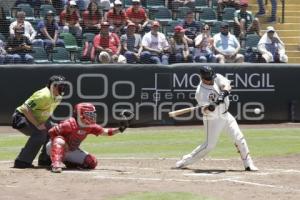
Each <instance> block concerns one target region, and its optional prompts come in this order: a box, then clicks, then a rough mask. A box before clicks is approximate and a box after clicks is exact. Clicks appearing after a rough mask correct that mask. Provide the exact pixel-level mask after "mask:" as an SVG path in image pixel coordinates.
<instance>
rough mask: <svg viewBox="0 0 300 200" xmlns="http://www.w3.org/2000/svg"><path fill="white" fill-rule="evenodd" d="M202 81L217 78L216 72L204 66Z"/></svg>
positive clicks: (201, 72) (201, 73)
mask: <svg viewBox="0 0 300 200" xmlns="http://www.w3.org/2000/svg"><path fill="white" fill-rule="evenodd" d="M200 76H201V79H203V80H206V81H211V80H213V79H214V78H215V77H216V74H215V72H214V70H213V69H212V68H211V67H210V66H203V67H201V68H200Z"/></svg>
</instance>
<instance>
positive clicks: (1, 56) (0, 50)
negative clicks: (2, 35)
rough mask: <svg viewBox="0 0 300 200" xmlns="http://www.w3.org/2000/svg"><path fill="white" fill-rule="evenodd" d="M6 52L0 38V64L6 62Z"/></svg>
mask: <svg viewBox="0 0 300 200" xmlns="http://www.w3.org/2000/svg"><path fill="white" fill-rule="evenodd" d="M6 56H7V52H6V50H5V47H4V42H3V41H2V40H0V65H3V64H4V63H5V62H6Z"/></svg>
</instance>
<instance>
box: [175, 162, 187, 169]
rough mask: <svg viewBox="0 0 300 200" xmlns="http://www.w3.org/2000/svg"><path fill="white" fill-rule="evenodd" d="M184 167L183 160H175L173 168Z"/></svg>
mask: <svg viewBox="0 0 300 200" xmlns="http://www.w3.org/2000/svg"><path fill="white" fill-rule="evenodd" d="M184 167H185V163H184V160H179V161H177V162H176V164H175V168H176V169H182V168H184Z"/></svg>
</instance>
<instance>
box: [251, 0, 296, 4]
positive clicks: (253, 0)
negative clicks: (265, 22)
mask: <svg viewBox="0 0 300 200" xmlns="http://www.w3.org/2000/svg"><path fill="white" fill-rule="evenodd" d="M248 2H249V4H257V0H248ZM297 3H299V0H287V1H285V4H286V5H287V4H297ZM268 4H271V0H268ZM278 4H281V1H278Z"/></svg>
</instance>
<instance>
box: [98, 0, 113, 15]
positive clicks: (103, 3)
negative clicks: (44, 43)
mask: <svg viewBox="0 0 300 200" xmlns="http://www.w3.org/2000/svg"><path fill="white" fill-rule="evenodd" d="M96 2H97V4H98V5H100V7H101V9H102V10H103V11H105V12H107V11H109V10H110V5H111V3H110V0H96Z"/></svg>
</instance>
